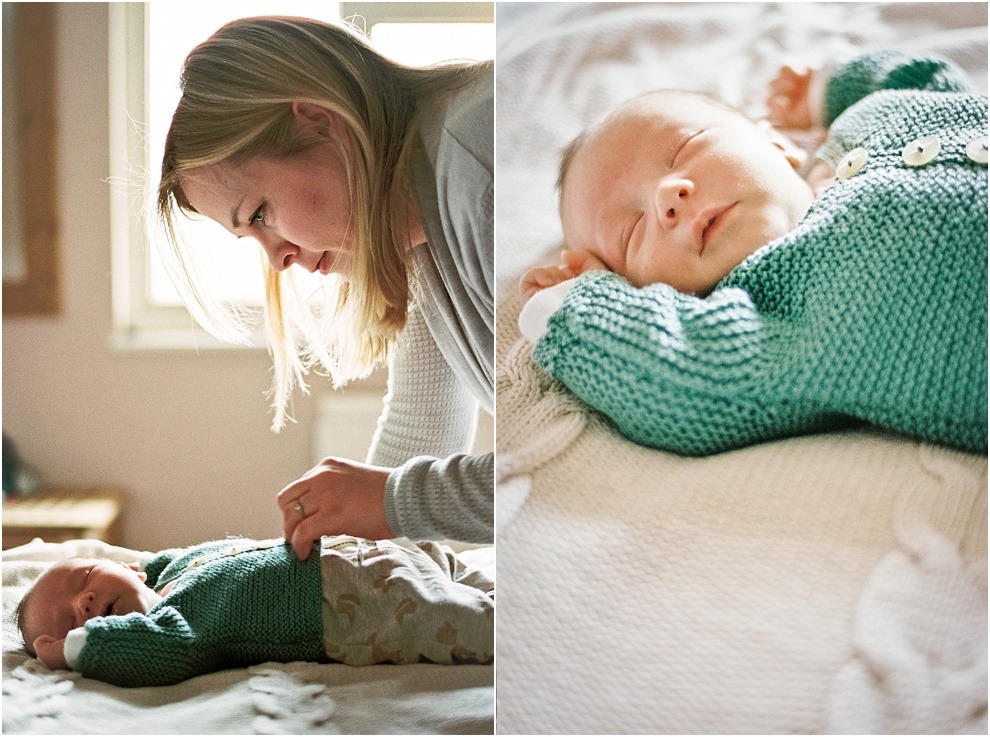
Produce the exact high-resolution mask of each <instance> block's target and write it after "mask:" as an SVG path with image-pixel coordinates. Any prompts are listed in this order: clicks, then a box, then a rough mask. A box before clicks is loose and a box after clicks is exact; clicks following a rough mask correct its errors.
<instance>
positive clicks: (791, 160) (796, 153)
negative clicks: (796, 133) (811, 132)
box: [756, 119, 808, 171]
mask: <svg viewBox="0 0 990 737" xmlns="http://www.w3.org/2000/svg"><path fill="white" fill-rule="evenodd" d="M756 127H757V128H759V129H760V131H761V132H762V133H763V135H765V136H766V137H767V140H768V141H770V143H772V144H773V145H774V146H775V147H776V148H778V149H780V151H781V153H783V154H784V158H785V159H787V163H788V164H790V165H791V166H792V167H793V168H794V169H795V170H797V171H801V170H802V169H803V168H804V165H805V164H806V163H808V153H807V152H806V151H805V150H804V149H803V148H801V147H800V146H798V145H797V144H795V143H794V141H792V140H791V139H790V138H788V137H787V136H785V135H784V134H783V133H781V132H780V131H779V130H777V129H776V128H774V127H773V126H772V125H770V121H769V120H766V119H764V120H760V121H758V122H757V123H756Z"/></svg>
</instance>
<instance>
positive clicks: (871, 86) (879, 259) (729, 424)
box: [533, 52, 987, 455]
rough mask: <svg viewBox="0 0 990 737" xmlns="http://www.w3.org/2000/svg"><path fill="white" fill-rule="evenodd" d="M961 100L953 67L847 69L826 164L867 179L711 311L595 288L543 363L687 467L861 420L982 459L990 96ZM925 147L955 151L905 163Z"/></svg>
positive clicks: (835, 190)
mask: <svg viewBox="0 0 990 737" xmlns="http://www.w3.org/2000/svg"><path fill="white" fill-rule="evenodd" d="M964 90H965V82H964V81H963V77H962V75H961V74H959V73H958V72H957V71H956V70H955V68H954V67H952V66H951V65H950V64H949V63H947V62H945V61H942V60H938V59H913V58H908V57H905V56H902V55H899V54H895V53H891V52H883V53H874V54H869V55H866V56H863V57H859V58H857V59H855V60H853V61H852V62H850V63H849V64H847V65H845V66H843V67H840V68H839V69H838V70H837V72H836V74H835V75H834V77H833V78H832V79H831V80H830V82H829V86H828V89H827V92H826V100H825V108H826V116H827V119H828V122H832V121H833V120H834V123H833V124H832V126H831V128H830V131H829V137H828V140H827V141H826V143H825V144H824V146H823V147H822V148H821V150H820V151H819V156H820V157H821V158H823V159H825V160H826V161H828V162H829V163H831V164H832V165H833V166H834V167H839V166H840V164H841V162H842V159H843V157H844V156H845V155H846V154H848V153H849V152H850V151H852V150H854V149H856V148H863V149H865V150H866V152H867V156H868V158H867V160H866V163H865V165H864V166H863V167H862V169H860V170H859V171H857V172H856V173H854V174H852V175H851V176H849V177H848V178H845V179H841V178H840V179H838V180H837V181H836V182H835V183H834V184H833V185H831V186H830V187H828V188H827V189H826V190H825V191H824V192H823V193H822V195H821V196H820V197H819V198H818V199H816V200H815V202H814V203H813V205H812V207H811V209H810V210H809V212H808V213H807V215H806V216H805V217H804V218H803V220H802V221H801V222H800V223H799V224H798V226H797V227H796V228H795V229H794V230H793V231H791V232H790V233H788V234H787V235H785V236H783V237H781V238H779V239H777V240H775V241H772V242H771V243H769V244H767V245H766V246H764V247H763V248H761V249H760V250H758V251H757V252H756V253H754V254H753V255H752V256H750V257H749V258H748V259H746V260H745V261H744V262H743V263H742V264H741V265H740V266H738V267H737V268H736V269H734V270H733V271H732V272H731V273H730V274H729V275H728V276H727V277H726V278H725V279H724V280H723V281H722V282H721V283H720V284H719V285H718V286H717V287H716V289H715V290H714V291H713V293H712V294H711V295H709V296H708V297H707V298H704V299H702V298H697V297H692V296H687V295H684V294H680V293H678V292H677V291H676V290H674V289H673V288H671V287H669V286H667V285H664V284H656V285H652V286H648V287H646V288H642V289H637V288H635V287H633V286H631V285H630V284H629V283H628V282H627V281H626V280H625V279H623V278H622V277H620V276H617V275H615V274H610V273H607V272H594V273H591V274H586V275H584V276H583V277H581V278H580V279H578V280H577V281H576V283H575V284H574V286H573V287H572V288H571V289H570V290H569V291H568V293H567V295H566V298H565V299H564V302H563V305H562V307H561V308H560V309H559V310H558V311H556V312H555V313H554V314H553V315H552V316H551V317H550V320H549V323H548V330H547V333H546V334H545V335H544V336H543V337H542V338H541V339H540V340H539V341H538V343H537V345H536V346H535V348H534V352H533V356H534V359H535V360H536V361H537V362H538V363H539V365H541V366H542V367H543V368H544V369H545V370H546V371H547V372H548V373H550V374H551V375H552V376H554V377H556V378H557V379H559V380H561V381H562V382H563V383H564V384H566V385H567V386H568V387H569V388H570V389H571V390H572V391H573V392H574V393H575V394H577V395H578V396H579V397H580V398H581V399H582V400H584V401H585V402H587V403H588V404H590V405H591V406H593V407H594V408H596V409H598V410H599V411H601V412H602V413H604V414H605V415H607V416H608V417H609V418H611V419H612V420H613V421H614V423H615V425H616V426H617V428H618V429H619V431H620V432H621V433H622V434H623V435H625V436H626V437H628V438H629V439H631V440H633V441H635V442H637V443H640V444H643V445H648V446H652V447H656V448H662V449H666V450H671V451H674V452H678V453H682V454H687V455H704V454H710V453H716V452H720V451H725V450H729V449H732V448H738V447H741V446H745V445H749V444H752V443H757V442H761V441H765V440H770V439H773V438H780V437H783V436H788V435H794V434H800V433H810V432H816V431H822V430H828V429H833V428H840V427H848V426H849V425H850V424H854V423H857V422H862V421H866V422H868V423H872V424H875V425H878V426H881V427H884V428H888V429H891V430H894V431H897V432H900V433H905V434H907V435H909V436H913V437H916V438H923V439H927V440H931V441H935V442H939V443H945V444H947V445H950V446H953V447H956V448H961V449H964V450H968V451H985V450H986V447H987V167H986V164H985V163H978V162H977V161H976V160H973V159H972V158H971V157H970V156H967V153H966V151H967V146H968V144H970V143H971V142H972V141H974V139H977V138H979V137H980V136H986V135H987V99H986V97H984V96H976V95H971V94H966V93H965V92H964ZM928 136H935V137H937V138H938V140H939V141H940V143H941V151H940V152H939V153H938V155H937V156H935V158H934V159H933V160H931V161H930V162H928V163H926V164H924V165H921V166H909V165H908V164H907V163H906V162H905V160H904V159H903V158H902V154H903V152H904V149H905V147H906V146H907V145H908V144H909V143H911V142H913V141H915V140H916V139H919V138H923V137H928ZM985 140H986V139H985V138H984V142H985ZM977 145H978V144H977ZM970 150H971V151H972V149H970ZM984 161H985V158H984ZM840 171H841V169H840Z"/></svg>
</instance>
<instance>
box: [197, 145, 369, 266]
mask: <svg viewBox="0 0 990 737" xmlns="http://www.w3.org/2000/svg"><path fill="white" fill-rule="evenodd" d="M182 188H183V191H184V192H185V195H186V197H187V198H188V199H189V203H190V204H191V205H192V206H193V208H194V209H195V210H196V211H197V212H198V213H200V214H202V215H205V216H206V217H208V218H210V219H211V220H214V221H216V222H217V223H219V224H220V225H222V226H223V227H225V228H226V229H227V230H229V231H230V232H231V233H233V234H234V235H236V236H237V237H239V238H240V237H246V238H253V239H255V240H256V241H258V243H260V244H261V247H262V248H264V250H265V253H266V254H267V256H268V260H269V262H270V263H271V267H272V269H274V270H275V271H283V270H285V269H287V268H289V267H290V266H292V265H293V264H296V265H298V266H301V267H302V268H304V269H306V271H309V272H316V271H319V272H320V273H321V274H330V273H336V274H343V275H347V274H348V273H349V271H350V267H351V261H352V249H353V233H352V232H351V231H350V222H351V198H350V194H349V191H348V187H347V172H346V170H345V167H344V162H343V160H342V157H341V155H340V154H339V152H338V151H337V150H336V149H335V148H334V147H333V146H332V145H331V144H330V143H329V142H320V143H317V144H316V145H314V146H311V147H310V148H308V149H306V150H305V151H301V152H299V153H297V154H293V155H291V156H289V157H287V158H280V159H270V158H265V157H255V158H252V159H249V160H248V161H246V162H244V163H242V164H237V165H235V164H230V163H224V162H221V163H219V164H213V165H210V166H204V167H200V168H198V169H193V170H191V171H190V172H189V174H188V175H187V176H186V177H184V178H183V179H182Z"/></svg>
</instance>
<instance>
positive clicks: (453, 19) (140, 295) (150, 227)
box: [110, 0, 495, 348]
mask: <svg viewBox="0 0 990 737" xmlns="http://www.w3.org/2000/svg"><path fill="white" fill-rule="evenodd" d="M235 7H236V11H235V10H234V8H235ZM271 12H272V4H271V2H270V0H242V1H241V2H239V3H237V4H236V6H235V5H233V4H230V3H202V2H196V3H191V2H170V3H112V4H111V6H110V19H111V20H110V22H111V29H110V91H111V92H110V94H111V100H110V125H111V149H112V150H111V161H110V164H111V179H110V184H111V189H112V193H111V202H112V213H111V214H112V238H113V284H114V287H113V288H114V295H113V306H114V334H115V339H116V342H117V344H118V345H119V346H121V347H129V348H140V347H154V348H161V347H172V348H181V347H197V348H206V347H219V346H220V344H219V343H218V342H217V341H215V340H214V339H213V338H211V337H210V336H208V335H207V334H206V333H205V331H203V330H201V329H200V328H199V327H198V326H196V325H195V323H194V321H193V319H192V317H191V316H190V315H189V313H188V312H187V311H186V309H185V307H184V306H183V304H182V301H181V299H180V297H179V295H178V293H177V292H176V291H175V289H174V288H173V286H172V284H171V281H170V279H169V277H168V275H167V273H166V271H165V267H164V265H163V264H162V263H161V261H160V259H159V257H158V252H157V246H156V244H155V242H154V239H156V238H161V237H163V236H162V235H161V234H160V233H159V231H158V229H157V227H156V225H155V223H154V222H153V216H154V213H153V207H154V190H155V187H156V186H157V183H158V167H159V166H160V162H161V155H162V149H163V146H164V139H165V133H166V131H167V128H168V124H169V121H170V119H171V116H172V112H173V111H174V110H175V106H176V104H177V103H178V99H179V90H178V78H179V69H180V67H181V63H182V60H183V59H184V58H185V56H186V54H187V53H188V52H189V51H190V50H191V49H192V47H193V46H195V45H196V44H197V43H199V42H200V41H202V40H204V39H205V38H207V37H208V36H209V35H210V34H211V33H212V32H213V31H214V30H216V29H217V28H219V27H220V26H221V25H223V24H224V23H226V22H227V21H229V20H232V19H233V18H236V17H245V16H251V15H264V14H270V13H271ZM277 12H278V13H280V14H284V15H300V16H309V17H312V18H319V19H321V20H328V21H332V22H338V21H339V20H340V19H341V18H343V19H344V20H346V21H348V22H350V23H352V24H353V25H355V26H356V27H357V28H359V29H363V30H364V31H365V32H366V33H367V34H368V36H369V38H370V40H371V43H372V44H373V45H374V46H375V47H376V48H377V49H378V50H379V51H380V52H381V53H383V54H385V55H387V56H390V57H392V58H394V59H396V60H398V61H401V62H403V63H407V64H414V65H419V64H428V63H432V62H436V61H441V60H445V59H452V58H470V59H490V58H492V57H493V54H494V44H495V34H494V24H493V6H492V3H489V2H451V3H444V2H415V3H401V2H399V3H374V2H371V3H364V2H359V3H351V2H342V3H334V2H325V1H323V0H319V1H313V0H283V2H281V3H279V4H278V11H277ZM183 220H184V219H183ZM182 227H183V228H185V230H184V231H183V233H184V238H185V239H187V240H188V241H189V242H190V243H194V244H195V243H202V244H203V248H202V249H195V250H196V258H198V259H200V264H201V266H202V269H203V272H204V273H205V274H206V275H207V276H208V277H209V279H210V282H211V288H212V289H213V290H214V293H215V294H217V295H218V296H219V297H220V298H221V299H223V300H224V301H228V302H230V303H232V304H237V305H241V306H245V307H249V308H250V307H260V305H261V304H262V300H263V293H264V292H263V280H262V266H261V264H262V255H261V249H260V247H259V248H257V249H255V250H256V253H257V258H252V257H251V256H250V255H247V254H246V253H245V241H243V240H242V241H239V242H237V241H236V239H235V238H234V237H233V236H232V235H230V234H229V233H227V231H226V230H224V229H223V228H222V227H221V226H219V225H217V224H215V223H213V222H211V221H207V220H202V221H199V220H196V221H188V222H183V223H182ZM218 264H223V268H219V267H217V266H216V265H218ZM300 276H301V277H303V278H312V279H318V278H319V277H318V276H313V277H310V276H309V275H305V274H300V275H298V276H297V278H299V277H300ZM262 340H263V339H262V338H261V337H260V334H259V336H258V339H257V341H256V342H257V344H258V345H261V344H262Z"/></svg>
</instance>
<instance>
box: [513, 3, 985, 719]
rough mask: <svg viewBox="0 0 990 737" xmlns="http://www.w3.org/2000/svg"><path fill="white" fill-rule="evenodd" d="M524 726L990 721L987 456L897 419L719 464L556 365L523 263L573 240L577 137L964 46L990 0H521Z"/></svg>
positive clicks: (519, 505)
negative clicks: (630, 433)
mask: <svg viewBox="0 0 990 737" xmlns="http://www.w3.org/2000/svg"><path fill="white" fill-rule="evenodd" d="M497 21H498V35H499V46H498V50H497V55H498V56H497V58H498V74H497V79H498V90H497V105H498V128H497V136H498V140H497V144H498V149H497V150H498V160H497V167H498V168H497V171H498V200H497V210H496V212H497V219H498V220H497V222H498V229H497V239H498V241H497V253H498V271H499V283H498V286H499V315H498V344H499V367H498V385H497V392H498V409H497V412H498V452H499V461H498V474H499V480H500V485H499V489H498V496H497V500H498V501H497V504H498V517H497V520H498V538H497V545H498V567H499V578H500V589H501V592H500V601H499V617H498V623H499V629H498V639H497V643H498V663H499V665H498V669H499V670H498V683H499V688H498V711H497V715H498V716H497V718H498V731H499V732H500V733H505V734H518V733H643V732H645V733H726V732H730V733H732V732H740V733H793V732H797V733H809V732H810V733H822V732H849V733H870V732H874V733H878V732H892V733H909V732H928V733H955V732H961V733H967V732H977V733H986V731H987V712H986V708H987V659H986V652H987V567H986V566H987V544H986V543H987V497H986V494H987V460H986V458H985V457H981V456H974V455H967V454H963V453H957V452H953V451H950V450H946V449H944V448H939V447H935V446H932V445H928V444H922V443H916V442H912V441H909V440H905V439H903V438H898V437H893V436H890V435H886V434H883V433H879V432H872V431H865V430H864V431H859V432H846V433H835V434H830V435H822V436H813V437H804V438H795V439H790V440H784V441H780V442H776V443H770V444H766V445H762V446H758V447H754V448H749V449H745V450H740V451H736V452H732V453H726V454H722V455H719V456H715V457H711V458H704V459H687V458H681V457H677V456H673V455H670V454H666V453H661V452H657V451H652V450H648V449H645V448H640V447H637V446H635V445H632V444H631V443H629V442H627V441H625V440H623V439H622V438H620V437H619V436H617V435H616V434H615V433H614V432H613V431H612V430H611V429H610V428H609V427H608V425H607V423H605V422H603V421H601V420H599V419H598V418H596V417H595V416H594V415H591V414H589V413H588V412H587V411H586V410H585V408H584V407H582V406H581V405H580V404H579V403H578V402H576V400H573V399H572V398H570V397H569V395H567V393H566V392H565V391H564V390H563V389H561V388H560V387H559V386H557V385H555V383H554V382H552V381H550V380H549V379H547V378H546V377H545V376H543V375H542V374H540V372H539V371H538V370H535V369H534V368H533V367H532V365H531V364H530V361H529V346H528V345H527V344H525V343H524V342H522V341H521V340H520V336H519V334H518V332H517V330H516V328H515V317H516V315H517V313H518V308H519V305H518V300H517V298H516V281H517V280H518V278H519V276H520V274H521V273H522V272H523V271H524V270H525V269H526V268H528V267H529V266H531V265H533V264H535V263H538V262H541V261H545V260H547V259H548V258H552V254H553V252H554V251H556V250H557V249H558V248H559V247H560V227H559V223H558V221H557V217H556V200H555V194H554V190H553V185H554V181H555V178H556V168H557V161H558V157H559V151H560V149H561V148H562V147H563V146H564V145H565V144H566V143H567V142H568V141H569V140H570V139H571V138H573V136H574V135H576V134H577V133H578V132H579V131H580V130H581V129H583V128H584V127H585V126H586V125H588V124H590V123H591V122H593V121H595V120H597V119H598V118H599V117H600V116H601V115H603V114H604V113H605V112H606V111H607V110H609V109H611V108H612V107H614V106H615V105H616V104H617V103H618V102H620V101H622V100H624V99H626V98H628V97H630V96H632V95H634V94H637V93H639V92H642V91H645V90H647V89H653V88H658V87H680V88H688V89H698V90H702V91H707V92H710V93H714V94H716V95H717V96H720V97H722V98H723V99H725V100H726V101H727V102H729V103H731V104H734V105H737V106H739V107H741V108H743V109H745V110H747V111H748V112H750V113H751V114H758V113H759V111H760V106H761V102H762V99H763V90H764V88H765V85H766V82H767V81H768V80H769V79H771V78H772V76H773V75H774V74H775V72H776V70H777V68H778V67H779V65H780V64H782V63H784V62H785V61H792V60H793V61H798V62H800V61H807V62H811V63H815V62H817V61H820V60H824V59H827V58H828V57H830V56H833V55H835V54H845V53H849V52H855V51H856V50H866V49H869V48H878V47H896V48H902V49H922V50H931V51H937V52H940V53H943V54H945V55H947V56H949V57H951V58H953V59H954V60H955V61H957V62H958V63H959V64H961V65H962V66H963V68H964V69H966V70H967V71H968V72H969V73H970V76H971V78H972V80H973V83H974V87H976V88H977V89H979V90H981V91H985V90H986V75H987V66H986V62H987V56H986V46H987V28H986V23H987V8H986V5H985V4H949V3H946V4H897V5H882V4H881V5H877V4H867V3H850V4H839V3H829V4H806V3H795V4H788V3H773V4H755V3H739V4H707V3H706V4H693V3H676V4H653V3H617V4H601V5H595V4H514V3H509V4H501V5H499V6H498V15H497Z"/></svg>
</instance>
